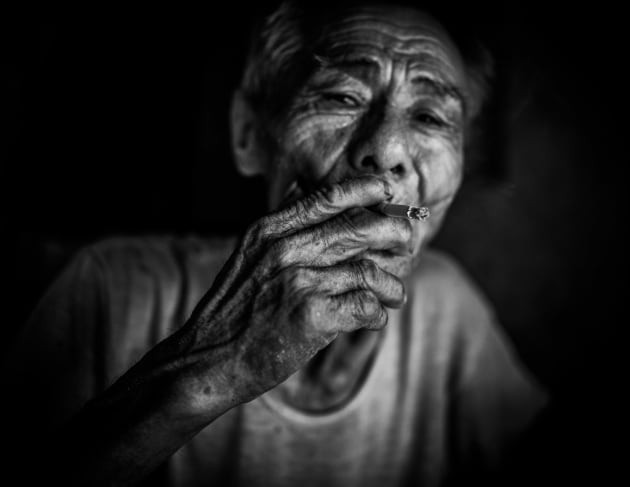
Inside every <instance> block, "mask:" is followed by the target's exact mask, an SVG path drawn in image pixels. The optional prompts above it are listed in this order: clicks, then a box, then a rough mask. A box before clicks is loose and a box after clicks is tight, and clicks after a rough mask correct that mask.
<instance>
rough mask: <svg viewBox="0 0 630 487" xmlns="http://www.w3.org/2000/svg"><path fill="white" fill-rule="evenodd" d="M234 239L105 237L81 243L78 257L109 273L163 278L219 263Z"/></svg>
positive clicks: (158, 236)
mask: <svg viewBox="0 0 630 487" xmlns="http://www.w3.org/2000/svg"><path fill="white" fill-rule="evenodd" d="M233 245H234V239H233V238H230V237H199V236H194V235H191V236H173V235H153V236H141V237H127V236H125V237H109V238H106V239H103V240H100V241H97V242H94V243H92V244H89V245H87V246H85V247H84V248H83V249H82V250H81V251H80V253H79V257H78V258H79V259H89V260H92V261H94V263H95V264H97V265H99V266H100V267H101V268H102V269H103V270H105V271H106V272H107V273H109V274H113V275H120V276H124V275H131V274H134V275H136V274H139V275H147V276H148V275H152V276H153V277H164V278H167V277H168V276H169V275H172V274H173V273H177V272H191V271H194V270H195V269H199V268H201V271H202V272H204V273H207V272H206V271H208V270H210V269H212V268H214V267H217V266H219V267H220V266H222V265H223V263H224V262H225V260H226V259H227V257H228V256H229V255H230V253H231V251H232V248H233Z"/></svg>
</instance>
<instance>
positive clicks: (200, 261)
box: [76, 235, 234, 328]
mask: <svg viewBox="0 0 630 487" xmlns="http://www.w3.org/2000/svg"><path fill="white" fill-rule="evenodd" d="M233 244H234V239H230V238H222V237H198V236H185V237H182V236H168V235H165V236H143V237H112V238H108V239H105V240H101V241H98V242H95V243H93V244H91V245H88V246H86V247H84V248H83V249H82V250H81V252H80V253H79V255H78V256H77V258H76V261H77V262H78V263H79V265H80V266H81V267H82V268H83V269H84V271H83V276H85V285H86V286H89V285H90V283H92V284H93V285H95V286H97V287H98V288H99V289H100V290H101V294H102V296H103V298H104V299H105V300H106V306H107V307H108V309H110V310H113V311H112V312H114V313H118V314H119V315H120V316H118V317H117V321H118V322H120V323H126V322H127V321H129V322H130V323H131V322H132V321H133V322H134V323H133V326H139V325H138V323H139V322H144V321H146V322H147V323H148V322H153V321H155V316H159V317H160V318H159V320H157V321H164V319H165V318H164V317H165V316H168V319H167V321H169V322H171V321H173V323H169V325H168V326H169V328H170V327H171V326H175V325H176V324H181V321H182V320H183V319H184V318H185V317H186V316H188V314H189V313H190V312H191V310H192V307H193V306H194V305H195V304H196V302H197V301H198V300H199V299H200V298H201V296H202V295H203V294H204V293H205V292H206V291H207V290H208V289H209V288H210V286H211V285H212V283H213V281H214V279H215V277H216V275H217V274H218V272H219V271H220V269H221V268H222V267H223V265H224V263H225V261H226V260H227V259H228V257H229V255H230V253H231V251H232V246H233ZM142 310H144V311H142ZM141 311H142V312H141ZM138 316H141V318H139V317H138Z"/></svg>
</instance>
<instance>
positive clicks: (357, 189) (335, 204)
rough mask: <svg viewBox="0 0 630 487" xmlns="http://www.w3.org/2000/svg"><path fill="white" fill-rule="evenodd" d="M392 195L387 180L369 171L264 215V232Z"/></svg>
mask: <svg viewBox="0 0 630 487" xmlns="http://www.w3.org/2000/svg"><path fill="white" fill-rule="evenodd" d="M391 197H392V190H391V187H390V185H389V183H388V182H387V180H385V179H382V178H379V177H376V176H372V175H368V176H360V177H358V178H354V179H348V180H345V181H342V182H339V183H334V184H331V185H329V186H325V187H323V188H320V189H318V190H317V191H315V192H314V193H311V194H309V195H307V196H306V197H304V198H302V199H300V200H298V201H296V202H295V203H293V204H292V205H289V206H288V207H286V208H283V209H282V210H280V211H278V212H276V213H272V214H270V215H268V216H266V217H265V218H264V219H263V220H264V223H263V225H262V226H263V228H264V229H265V230H264V231H265V233H266V234H267V235H274V236H277V237H282V236H285V235H288V234H291V233H293V232H296V231H299V230H302V229H304V228H306V227H310V226H312V225H316V224H318V223H321V222H323V221H325V220H328V219H330V218H332V217H334V216H336V215H338V214H339V213H342V212H343V211H345V210H349V209H350V208H356V207H360V206H372V205H376V204H378V203H381V202H383V201H386V200H389V199H391Z"/></svg>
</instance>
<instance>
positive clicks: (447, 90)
mask: <svg viewBox="0 0 630 487" xmlns="http://www.w3.org/2000/svg"><path fill="white" fill-rule="evenodd" d="M411 82H412V83H413V84H414V85H422V86H426V87H428V88H429V89H431V91H433V92H434V93H435V94H437V95H438V96H440V97H442V98H454V99H456V100H457V101H459V102H460V103H461V104H462V106H465V105H466V98H465V97H464V94H463V93H462V91H461V90H460V89H459V88H458V87H457V86H455V85H454V84H452V83H445V82H443V81H439V80H436V79H435V78H431V77H429V76H425V75H420V76H415V77H414V78H412V79H411Z"/></svg>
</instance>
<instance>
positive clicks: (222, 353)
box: [147, 176, 412, 416]
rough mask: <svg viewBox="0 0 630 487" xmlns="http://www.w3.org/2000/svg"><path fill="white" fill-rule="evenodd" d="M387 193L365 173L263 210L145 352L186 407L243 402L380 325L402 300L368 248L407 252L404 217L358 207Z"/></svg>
mask: <svg viewBox="0 0 630 487" xmlns="http://www.w3.org/2000/svg"><path fill="white" fill-rule="evenodd" d="M390 197H391V193H390V189H389V185H388V183H387V182H386V181H384V180H383V179H379V178H377V177H373V176H365V177H360V178H356V179H353V180H349V181H345V182H343V183H339V184H333V185H331V186H329V187H327V188H324V189H321V190H318V191H316V192H315V193H313V194H311V195H309V196H307V197H305V198H304V199H302V200H299V201H297V202H295V203H294V204H292V205H291V206H289V207H288V208H285V209H282V210H281V211H279V212H276V213H274V214H271V215H269V216H267V217H264V218H263V219H261V220H260V221H258V222H256V223H255V224H254V225H252V226H251V227H250V228H249V229H248V230H247V232H246V234H245V236H244V238H243V239H242V241H241V243H240V245H239V246H238V248H237V250H236V251H235V252H234V254H233V255H232V256H231V258H230V259H229V261H228V262H227V264H226V265H225V267H224V269H223V270H222V271H221V273H220V274H219V276H218V277H217V279H216V281H215V283H214V285H213V287H212V288H211V289H210V290H209V291H208V293H207V294H206V296H205V297H204V298H203V299H202V300H201V301H200V303H199V304H198V306H197V307H196V309H195V310H194V312H193V314H192V316H191V318H190V320H189V321H188V322H187V323H186V325H185V326H184V327H182V329H181V330H180V331H179V332H178V333H176V334H175V335H173V336H172V337H171V338H170V339H168V340H166V341H165V342H163V343H162V344H161V345H160V346H159V347H158V348H157V349H154V351H153V355H154V356H153V357H151V355H152V354H149V356H147V359H149V360H151V361H153V360H164V361H165V363H167V364H168V365H166V367H168V368H171V369H172V370H174V369H177V370H179V372H180V376H179V377H178V379H177V384H178V385H177V387H176V391H177V392H176V393H173V396H172V397H173V398H174V399H176V400H177V401H178V402H179V404H180V406H181V407H182V408H183V411H182V412H183V413H184V414H186V415H201V416H203V415H204V414H205V413H206V411H213V412H214V409H215V408H214V407H213V406H212V405H213V404H216V401H217V399H219V398H220V401H221V402H222V404H223V405H224V407H225V408H229V407H232V406H234V405H236V404H240V403H243V402H247V401H250V400H252V399H254V398H256V397H257V396H259V395H260V394H262V393H264V392H265V391H267V390H269V389H271V388H273V387H274V386H276V385H277V384H279V383H281V382H282V381H284V380H285V379H286V378H287V377H289V376H290V375H291V374H292V373H294V372H295V371H296V370H298V369H299V368H300V367H302V366H303V365H304V364H305V363H306V362H307V361H308V360H309V359H310V358H311V357H313V356H314V355H315V354H316V353H317V352H318V351H319V350H320V349H322V348H323V347H325V346H326V345H327V344H329V343H330V342H331V341H332V340H334V339H335V337H336V336H337V334H338V333H340V332H350V331H354V330H358V329H360V328H365V329H371V330H378V329H381V328H382V327H384V326H385V325H386V323H387V312H386V309H385V307H399V306H401V305H402V304H403V302H404V300H405V290H404V286H403V284H402V282H401V280H400V279H399V278H398V277H396V276H394V275H393V274H390V273H389V272H386V271H384V270H383V269H382V268H380V267H379V266H378V265H376V264H375V263H374V261H372V260H369V259H364V258H361V256H362V254H363V253H364V252H366V251H368V250H373V251H379V252H384V253H387V254H389V255H392V256H396V255H398V256H409V255H410V253H411V251H412V249H411V248H410V238H411V234H412V229H411V223H410V222H409V221H407V220H405V219H397V218H389V217H385V216H382V215H380V214H377V213H376V212H373V211H370V210H367V209H365V208H361V207H368V206H372V205H374V204H377V203H379V202H381V201H385V200H387V199H389V198H390Z"/></svg>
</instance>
